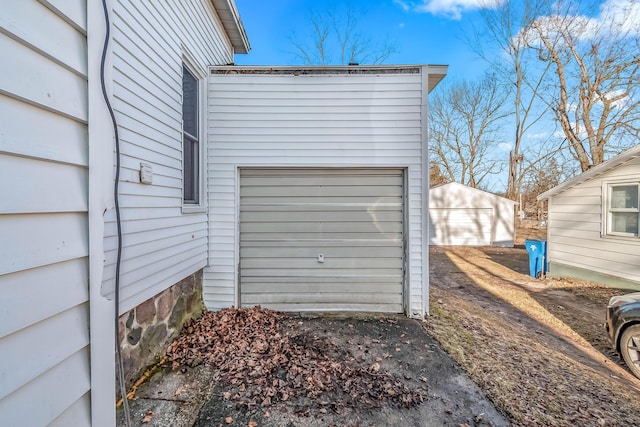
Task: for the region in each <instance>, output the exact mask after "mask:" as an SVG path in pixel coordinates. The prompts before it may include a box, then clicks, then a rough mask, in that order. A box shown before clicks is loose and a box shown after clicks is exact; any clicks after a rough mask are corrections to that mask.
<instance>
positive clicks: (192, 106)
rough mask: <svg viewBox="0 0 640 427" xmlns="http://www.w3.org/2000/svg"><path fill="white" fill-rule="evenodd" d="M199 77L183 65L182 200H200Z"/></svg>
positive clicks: (193, 201) (195, 201)
mask: <svg viewBox="0 0 640 427" xmlns="http://www.w3.org/2000/svg"><path fill="white" fill-rule="evenodd" d="M199 126H200V125H199V113H198V79H196V78H195V76H194V75H193V74H192V73H191V72H190V71H189V70H188V69H187V67H185V66H184V65H183V66H182V182H183V184H182V185H183V192H182V200H183V201H184V203H185V204H198V203H199V202H200V200H199V198H200V197H199V196H200V187H199V186H200V170H199V169H200V168H199V166H200V148H199V143H200V141H199V135H198V134H199V132H198V130H199Z"/></svg>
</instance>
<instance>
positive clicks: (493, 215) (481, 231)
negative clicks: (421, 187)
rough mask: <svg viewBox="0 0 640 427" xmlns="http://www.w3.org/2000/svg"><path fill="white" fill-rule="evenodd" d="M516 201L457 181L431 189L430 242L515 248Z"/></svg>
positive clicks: (432, 243) (435, 243)
mask: <svg viewBox="0 0 640 427" xmlns="http://www.w3.org/2000/svg"><path fill="white" fill-rule="evenodd" d="M515 205H516V202H514V201H513V200H509V199H506V198H504V197H500V196H496V195H495V194H491V193H488V192H486V191H482V190H478V189H476V188H471V187H467V186H466V185H462V184H459V183H457V182H450V183H448V184H443V185H438V186H436V187H432V188H431V189H430V190H429V244H431V245H455V246H457V245H461V246H490V245H492V246H507V247H513V243H514V236H515V225H514V221H515V216H514V206H515Z"/></svg>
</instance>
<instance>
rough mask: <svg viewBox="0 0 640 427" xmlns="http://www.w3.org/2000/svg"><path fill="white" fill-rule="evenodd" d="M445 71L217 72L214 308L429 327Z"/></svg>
mask: <svg viewBox="0 0 640 427" xmlns="http://www.w3.org/2000/svg"><path fill="white" fill-rule="evenodd" d="M445 74H446V66H433V65H423V66H418V65H408V66H349V67H254V68H247V67H227V66H225V67H214V68H212V69H211V70H210V76H209V95H208V99H209V105H208V114H209V115H208V138H209V158H208V162H207V164H208V170H207V173H208V189H209V191H208V197H209V199H208V209H209V242H210V243H209V245H210V250H209V262H208V267H207V268H205V270H204V284H203V290H204V301H205V304H206V305H207V307H208V308H209V309H211V310H214V309H218V308H223V307H229V306H231V305H235V306H240V307H247V306H249V307H250V306H254V305H261V306H263V307H268V308H272V309H277V310H290V311H291V310H293V311H370V312H391V313H401V312H404V313H407V314H408V315H410V316H416V317H422V316H423V315H424V314H425V312H426V311H427V307H428V265H427V262H428V261H427V256H426V255H427V253H428V244H427V242H428V237H427V227H426V225H427V224H426V221H425V217H426V215H425V212H426V210H427V203H426V202H427V198H428V174H427V172H428V171H427V170H426V168H425V167H424V165H426V164H427V161H428V159H427V153H428V150H427V141H426V136H425V135H426V119H427V115H426V112H427V108H426V107H427V95H428V93H429V92H430V91H431V90H432V89H433V88H434V87H435V86H436V85H437V84H438V82H439V81H440V80H441V79H442V78H443V77H444V76H445Z"/></svg>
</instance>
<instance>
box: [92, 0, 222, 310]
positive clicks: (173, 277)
mask: <svg viewBox="0 0 640 427" xmlns="http://www.w3.org/2000/svg"><path fill="white" fill-rule="evenodd" d="M112 21H113V47H112V49H113V80H114V85H113V98H114V100H113V105H114V109H115V111H116V117H117V119H118V124H119V132H120V139H121V152H122V172H121V174H122V175H121V184H120V206H121V216H122V230H123V233H124V236H123V262H122V269H121V274H122V275H121V287H122V290H121V297H122V299H123V301H122V305H121V307H120V309H121V312H126V311H127V310H130V309H131V308H133V307H135V306H136V305H138V304H140V303H141V302H143V301H145V300H146V299H148V298H150V297H152V296H153V295H156V294H158V293H159V292H161V291H163V290H164V289H166V288H168V287H169V286H171V285H173V284H174V283H176V282H178V281H179V280H181V279H183V278H185V277H187V276H188V275H190V274H193V273H194V272H196V271H198V270H199V269H201V268H203V267H204V266H205V265H206V263H207V248H208V247H207V241H208V237H207V214H206V212H205V211H204V209H202V208H201V209H200V210H199V212H196V213H184V212H183V201H182V198H183V192H182V191H183V190H182V188H183V181H182V180H183V177H182V99H181V97H182V95H181V94H182V64H183V61H184V60H185V58H187V59H188V61H187V63H188V65H189V66H190V67H191V66H193V67H196V68H198V70H202V74H203V75H205V73H204V70H206V69H207V67H208V66H209V65H215V64H226V63H229V62H232V61H233V53H232V47H231V45H230V42H229V40H228V38H227V37H226V35H225V33H224V29H223V27H222V23H221V22H220V20H219V18H218V16H217V14H216V12H215V10H214V9H213V6H212V3H211V1H210V0H190V1H179V2H167V1H158V2H156V1H153V2H148V1H141V0H136V1H117V2H114V4H113V17H112ZM198 70H194V71H198ZM205 143H206V141H204V139H202V138H201V144H205ZM141 162H144V163H147V164H149V165H150V166H151V168H152V173H153V177H152V181H153V182H152V184H149V185H147V184H141V183H140V178H139V170H140V163H141ZM201 184H204V182H202V183H201ZM203 194H204V193H203ZM114 219H115V215H114V212H113V210H110V211H109V212H107V214H106V215H105V220H106V222H107V223H106V228H105V252H106V253H105V258H106V264H105V274H104V289H105V294H111V293H112V292H113V286H114V285H113V284H114V276H115V257H116V242H117V240H116V227H115V222H114Z"/></svg>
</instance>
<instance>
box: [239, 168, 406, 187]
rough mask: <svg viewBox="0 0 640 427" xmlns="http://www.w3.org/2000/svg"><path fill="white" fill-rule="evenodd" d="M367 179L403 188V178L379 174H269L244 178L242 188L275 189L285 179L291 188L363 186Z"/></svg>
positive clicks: (378, 183)
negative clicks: (364, 179) (364, 180)
mask: <svg viewBox="0 0 640 427" xmlns="http://www.w3.org/2000/svg"><path fill="white" fill-rule="evenodd" d="M365 177H366V180H367V183H368V185H376V186H378V185H381V186H388V185H395V186H402V177H399V176H397V175H395V174H394V175H393V176H392V177H390V176H379V175H377V174H355V175H350V176H345V175H343V176H327V175H326V174H324V175H323V174H320V175H307V174H306V173H304V172H302V173H297V174H295V175H279V176H276V177H273V176H269V175H268V174H266V175H264V174H263V175H262V176H259V177H242V178H241V181H240V183H241V185H242V186H251V187H255V188H261V187H274V186H280V185H281V184H282V183H283V182H284V180H285V179H287V181H286V183H287V185H289V186H297V187H306V186H309V185H323V186H341V187H344V186H358V185H360V184H361V182H362V179H363V178H365Z"/></svg>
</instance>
